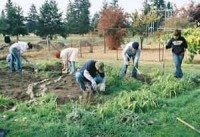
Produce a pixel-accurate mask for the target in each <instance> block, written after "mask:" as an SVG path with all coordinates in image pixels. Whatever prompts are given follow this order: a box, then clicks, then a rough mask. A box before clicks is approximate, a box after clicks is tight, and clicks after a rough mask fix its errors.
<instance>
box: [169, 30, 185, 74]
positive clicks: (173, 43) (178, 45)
mask: <svg viewBox="0 0 200 137" xmlns="http://www.w3.org/2000/svg"><path fill="white" fill-rule="evenodd" d="M187 47H188V45H187V41H186V40H185V38H184V37H182V36H181V30H178V29H176V30H174V33H173V37H172V38H171V39H170V40H169V41H168V43H167V45H166V49H169V48H172V55H173V61H174V64H175V73H174V77H176V78H182V77H183V72H182V69H181V64H182V61H183V58H184V54H185V51H186V49H187Z"/></svg>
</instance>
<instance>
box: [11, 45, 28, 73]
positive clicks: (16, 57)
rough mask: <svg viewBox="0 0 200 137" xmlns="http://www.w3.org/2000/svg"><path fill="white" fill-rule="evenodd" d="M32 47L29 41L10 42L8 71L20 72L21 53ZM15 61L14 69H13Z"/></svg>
mask: <svg viewBox="0 0 200 137" xmlns="http://www.w3.org/2000/svg"><path fill="white" fill-rule="evenodd" d="M29 49H32V44H31V43H30V42H28V43H26V42H21V41H19V42H16V43H14V44H12V45H11V46H10V48H9V53H10V62H9V63H10V71H11V72H14V71H16V72H22V61H21V57H23V53H24V52H26V51H27V50H29ZM23 58H24V57H23ZM15 62H16V69H15Z"/></svg>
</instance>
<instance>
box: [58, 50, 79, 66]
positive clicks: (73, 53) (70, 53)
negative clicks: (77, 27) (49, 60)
mask: <svg viewBox="0 0 200 137" xmlns="http://www.w3.org/2000/svg"><path fill="white" fill-rule="evenodd" d="M60 58H61V59H62V61H63V64H66V63H67V62H68V61H77V59H78V49H77V48H66V49H63V50H62V51H61V52H60Z"/></svg>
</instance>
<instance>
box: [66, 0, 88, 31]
mask: <svg viewBox="0 0 200 137" xmlns="http://www.w3.org/2000/svg"><path fill="white" fill-rule="evenodd" d="M90 5H91V4H90V2H89V0H75V1H74V3H72V2H71V1H69V5H68V10H67V14H66V20H67V27H68V28H69V29H68V30H69V33H72V34H85V33H88V32H89V29H90V19H89V14H90V12H89V7H90Z"/></svg>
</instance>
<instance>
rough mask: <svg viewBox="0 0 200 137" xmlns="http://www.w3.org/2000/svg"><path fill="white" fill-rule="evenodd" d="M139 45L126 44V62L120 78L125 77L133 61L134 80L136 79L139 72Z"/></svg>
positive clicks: (123, 54)
mask: <svg viewBox="0 0 200 137" xmlns="http://www.w3.org/2000/svg"><path fill="white" fill-rule="evenodd" d="M140 52H141V50H140V49H139V43H138V42H130V43H128V44H126V46H125V48H124V49H123V52H122V56H123V60H124V64H123V66H122V69H121V71H120V77H124V76H125V74H126V71H127V68H128V66H129V61H130V60H131V59H132V61H133V65H134V66H133V69H132V73H131V77H132V78H136V76H137V70H138V61H139V58H140Z"/></svg>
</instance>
